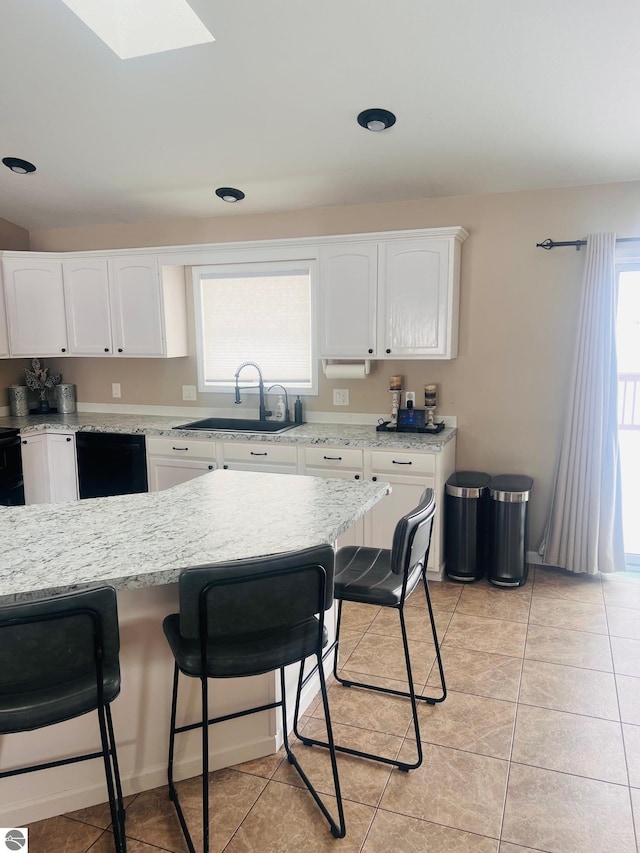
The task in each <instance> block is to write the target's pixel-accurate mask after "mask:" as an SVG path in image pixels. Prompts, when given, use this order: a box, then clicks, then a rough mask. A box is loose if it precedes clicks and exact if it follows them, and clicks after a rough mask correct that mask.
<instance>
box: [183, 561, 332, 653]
mask: <svg viewBox="0 0 640 853" xmlns="http://www.w3.org/2000/svg"><path fill="white" fill-rule="evenodd" d="M333 574H334V551H333V548H332V547H331V546H330V545H321V546H318V547H316V548H307V549H305V550H302V551H295V552H289V553H285V554H273V555H270V556H267V557H256V558H255V559H248V560H236V561H233V562H229V563H215V564H211V565H207V566H197V567H194V568H190V569H185V570H184V571H183V572H182V574H181V575H180V584H179V589H180V634H181V636H182V637H184V638H185V639H198V638H199V637H200V628H199V619H200V606H201V603H202V606H203V608H204V612H203V614H202V615H203V618H204V617H205V616H206V635H207V637H209V638H210V639H213V640H215V639H220V640H224V641H225V642H232V641H233V640H234V639H235V640H239V639H241V638H243V637H250V636H254V637H255V635H256V634H260V633H264V634H268V633H270V632H274V631H278V630H281V629H283V628H286V627H289V626H293V625H297V624H300V623H302V622H304V621H305V620H306V619H309V618H310V617H312V616H314V615H315V614H316V613H320V612H322V611H323V610H328V609H329V607H331V605H332V603H333Z"/></svg>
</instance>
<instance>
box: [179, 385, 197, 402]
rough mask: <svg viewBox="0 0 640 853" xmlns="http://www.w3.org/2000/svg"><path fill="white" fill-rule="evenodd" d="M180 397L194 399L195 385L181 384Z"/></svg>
mask: <svg viewBox="0 0 640 853" xmlns="http://www.w3.org/2000/svg"><path fill="white" fill-rule="evenodd" d="M182 399H183V400H195V399H196V386H195V385H183V386H182Z"/></svg>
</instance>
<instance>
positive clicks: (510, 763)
mask: <svg viewBox="0 0 640 853" xmlns="http://www.w3.org/2000/svg"><path fill="white" fill-rule="evenodd" d="M535 580H536V570H535V568H534V570H533V578H532V579H531V584H532V587H533V588H532V591H531V598H530V599H529V614H528V618H527V623H526V630H525V633H524V642H523V644H522V660H521V662H520V677H519V679H518V695H517V696H516V713H515V717H514V720H513V731H512V732H511V745H510V748H509V759H508V763H507V778H506V780H505V786H504V800H503V802H502V817H501V820H500V832H499V834H498V849H500V846H501V844H502V834H503V832H504V820H505V816H506V813H507V800H508V797H509V782H510V780H511V768H512V766H513V763H514V762H513V746H514V743H515V739H516V727H517V725H518V711H519V708H520V693H521V691H522V673H523V671H524V661H525V653H526V649H527V639H528V637H529V625H530V619H531V602H532V601H533V591H534V589H535ZM505 843H511V842H507V841H505Z"/></svg>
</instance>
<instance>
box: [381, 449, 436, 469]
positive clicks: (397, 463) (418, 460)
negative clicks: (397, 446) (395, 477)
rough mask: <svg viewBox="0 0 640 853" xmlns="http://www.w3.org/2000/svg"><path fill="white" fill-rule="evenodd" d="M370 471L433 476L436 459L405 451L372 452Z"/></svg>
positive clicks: (424, 454) (429, 454) (430, 454)
mask: <svg viewBox="0 0 640 853" xmlns="http://www.w3.org/2000/svg"><path fill="white" fill-rule="evenodd" d="M371 470H372V471H385V472H387V471H389V472H391V471H393V473H394V474H434V473H435V470H436V459H435V455H434V454H433V453H413V452H407V451H405V450H395V451H393V450H372V451H371Z"/></svg>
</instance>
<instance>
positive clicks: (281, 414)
mask: <svg viewBox="0 0 640 853" xmlns="http://www.w3.org/2000/svg"><path fill="white" fill-rule="evenodd" d="M274 416H275V419H276V420H277V421H284V419H285V405H284V397H283V396H282V395H280V396H279V397H278V402H277V403H276V410H275V415H274Z"/></svg>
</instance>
